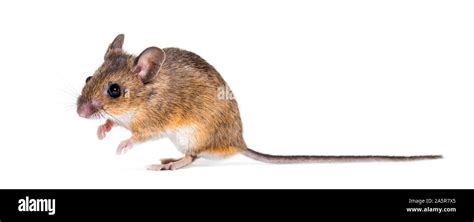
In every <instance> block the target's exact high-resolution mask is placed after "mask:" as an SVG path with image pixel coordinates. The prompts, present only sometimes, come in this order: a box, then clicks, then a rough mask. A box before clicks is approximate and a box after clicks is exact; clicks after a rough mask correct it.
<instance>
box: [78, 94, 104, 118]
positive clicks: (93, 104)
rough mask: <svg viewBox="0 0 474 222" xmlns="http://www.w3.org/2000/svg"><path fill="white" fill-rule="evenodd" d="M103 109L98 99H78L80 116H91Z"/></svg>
mask: <svg viewBox="0 0 474 222" xmlns="http://www.w3.org/2000/svg"><path fill="white" fill-rule="evenodd" d="M100 109H101V105H100V103H99V102H98V101H96V100H92V101H87V100H86V99H84V97H82V96H81V97H79V99H78V101H77V114H79V116H80V117H84V118H90V117H91V116H93V115H94V114H96V113H97V112H99V111H100Z"/></svg>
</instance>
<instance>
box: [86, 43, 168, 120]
mask: <svg viewBox="0 0 474 222" xmlns="http://www.w3.org/2000/svg"><path fill="white" fill-rule="evenodd" d="M123 41H124V35H123V34H120V35H118V36H117V37H116V38H115V39H114V41H113V42H112V43H111V44H110V45H109V47H108V49H107V52H106V53H105V56H104V63H103V64H102V65H101V66H100V67H99V68H98V69H97V71H95V73H94V74H93V75H92V76H89V77H87V78H86V84H85V86H84V88H83V89H82V93H81V95H80V96H79V98H78V99H77V113H78V114H79V116H81V117H84V118H96V117H100V116H101V115H112V116H116V115H122V114H126V113H127V112H130V111H132V110H133V109H134V108H135V107H136V105H137V104H136V103H137V100H139V99H143V98H140V92H141V91H142V90H143V89H144V88H145V85H146V84H148V83H149V82H151V81H152V80H153V78H154V77H155V75H156V74H157V73H158V72H159V70H160V67H161V65H162V64H163V62H164V61H165V53H164V51H163V50H161V49H160V48H157V47H149V48H147V49H145V50H144V51H143V52H142V53H141V54H140V55H139V56H133V55H130V54H128V53H126V52H125V51H123V50H122V46H123Z"/></svg>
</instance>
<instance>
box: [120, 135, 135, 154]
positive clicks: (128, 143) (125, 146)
mask: <svg viewBox="0 0 474 222" xmlns="http://www.w3.org/2000/svg"><path fill="white" fill-rule="evenodd" d="M132 148H133V141H132V139H128V140H124V141H122V142H121V143H120V144H119V146H118V147H117V155H121V154H126V153H127V151H128V150H129V149H132Z"/></svg>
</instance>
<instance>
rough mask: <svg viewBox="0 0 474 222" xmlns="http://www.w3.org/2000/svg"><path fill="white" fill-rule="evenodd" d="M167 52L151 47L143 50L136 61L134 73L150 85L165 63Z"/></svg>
mask: <svg viewBox="0 0 474 222" xmlns="http://www.w3.org/2000/svg"><path fill="white" fill-rule="evenodd" d="M165 58H166V55H165V52H164V51H163V50H162V49H160V48H158V47H149V48H147V49H145V50H143V52H142V53H140V55H139V56H137V58H136V59H135V67H134V68H133V72H134V73H136V74H137V75H138V77H140V79H141V80H142V82H143V83H148V82H149V81H150V80H151V79H153V77H155V75H156V74H157V73H158V71H159V70H160V68H161V65H163V62H165Z"/></svg>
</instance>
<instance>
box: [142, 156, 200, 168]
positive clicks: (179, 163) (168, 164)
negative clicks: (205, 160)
mask: <svg viewBox="0 0 474 222" xmlns="http://www.w3.org/2000/svg"><path fill="white" fill-rule="evenodd" d="M195 159H196V156H192V155H185V156H184V157H183V158H181V159H179V160H175V161H172V159H164V160H162V163H163V164H152V165H148V166H147V167H146V168H147V170H155V171H158V170H177V169H180V168H183V167H185V166H187V165H189V164H191V163H192V162H193V161H194V160H195Z"/></svg>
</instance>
